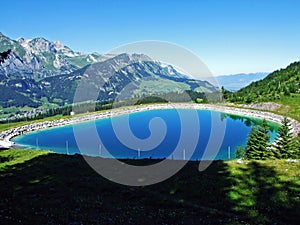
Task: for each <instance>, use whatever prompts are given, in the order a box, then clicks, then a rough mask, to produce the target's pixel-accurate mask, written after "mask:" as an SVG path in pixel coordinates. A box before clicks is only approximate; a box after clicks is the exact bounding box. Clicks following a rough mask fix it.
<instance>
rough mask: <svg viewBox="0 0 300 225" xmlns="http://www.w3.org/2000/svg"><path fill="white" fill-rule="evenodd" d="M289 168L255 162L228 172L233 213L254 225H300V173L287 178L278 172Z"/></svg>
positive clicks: (229, 194)
mask: <svg viewBox="0 0 300 225" xmlns="http://www.w3.org/2000/svg"><path fill="white" fill-rule="evenodd" d="M289 169H290V168H289ZM289 169H281V168H280V165H279V166H277V167H275V166H272V165H270V162H269V163H266V162H264V161H252V162H249V164H248V165H247V166H240V167H236V168H234V169H231V170H230V171H228V172H229V173H230V177H229V180H230V181H231V184H232V186H231V187H230V188H229V189H228V197H229V199H228V200H229V202H230V205H231V207H232V210H233V211H234V212H236V213H238V214H239V215H242V217H244V218H247V221H248V222H250V223H251V224H253V223H255V224H299V223H300V220H299V212H300V199H299V193H300V186H299V174H298V175H297V176H295V177H293V176H292V175H291V176H289V179H287V178H288V176H287V175H284V174H282V173H280V172H278V170H284V171H288V170H289ZM298 169H299V167H298ZM297 182H298V183H297Z"/></svg>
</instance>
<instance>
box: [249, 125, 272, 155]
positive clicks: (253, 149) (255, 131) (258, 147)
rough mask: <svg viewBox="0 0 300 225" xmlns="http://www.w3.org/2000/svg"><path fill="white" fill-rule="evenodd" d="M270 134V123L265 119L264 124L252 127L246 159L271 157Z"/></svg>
mask: <svg viewBox="0 0 300 225" xmlns="http://www.w3.org/2000/svg"><path fill="white" fill-rule="evenodd" d="M269 141H270V135H269V133H268V124H267V121H266V120H263V123H262V125H258V126H255V127H253V128H252V130H251V132H250V134H249V137H248V140H247V146H246V152H245V158H246V159H266V158H268V157H269V155H270V154H269V151H268V142H269Z"/></svg>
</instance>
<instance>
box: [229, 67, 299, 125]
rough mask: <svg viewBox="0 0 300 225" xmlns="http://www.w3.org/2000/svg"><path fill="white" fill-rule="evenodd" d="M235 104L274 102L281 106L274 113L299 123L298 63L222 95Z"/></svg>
mask: <svg viewBox="0 0 300 225" xmlns="http://www.w3.org/2000/svg"><path fill="white" fill-rule="evenodd" d="M224 96H225V99H226V100H227V101H230V102H235V103H247V104H248V103H255V102H276V103H279V104H281V105H282V107H281V108H279V109H278V110H274V112H275V113H278V114H282V115H286V116H290V117H292V118H294V119H296V120H298V121H300V62H294V63H292V64H290V65H289V66H288V67H287V68H285V69H281V70H277V71H275V72H273V73H271V74H270V75H268V76H267V77H266V78H265V79H263V80H260V81H256V82H253V83H251V84H250V85H248V86H247V87H245V88H242V89H241V90H239V91H238V92H236V93H229V92H226V91H225V93H224Z"/></svg>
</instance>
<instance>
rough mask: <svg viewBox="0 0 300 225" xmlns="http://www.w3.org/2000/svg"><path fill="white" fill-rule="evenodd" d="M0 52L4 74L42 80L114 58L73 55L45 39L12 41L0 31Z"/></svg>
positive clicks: (96, 54)
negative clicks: (2, 55)
mask: <svg viewBox="0 0 300 225" xmlns="http://www.w3.org/2000/svg"><path fill="white" fill-rule="evenodd" d="M0 52H2V53H3V52H7V53H8V55H7V57H6V59H5V61H4V60H2V61H4V62H2V63H1V64H0V73H1V74H4V75H10V76H17V77H26V78H41V77H47V76H53V75H58V74H62V73H70V72H73V71H75V70H77V69H79V68H82V67H84V66H86V65H89V64H92V63H95V62H102V61H104V60H106V59H108V58H111V57H113V56H114V55H105V54H104V55H103V54H99V53H93V54H83V53H79V52H74V51H72V50H71V49H70V48H68V47H67V46H65V45H63V44H62V43H61V42H60V41H55V42H50V41H48V40H46V39H44V38H34V39H32V40H26V39H24V38H19V39H18V40H12V39H10V38H9V37H6V36H4V35H3V34H2V33H1V32H0Z"/></svg>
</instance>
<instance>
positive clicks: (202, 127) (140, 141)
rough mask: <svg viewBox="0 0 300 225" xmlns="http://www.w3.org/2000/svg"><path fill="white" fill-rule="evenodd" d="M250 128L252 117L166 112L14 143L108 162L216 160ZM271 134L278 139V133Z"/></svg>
mask: <svg viewBox="0 0 300 225" xmlns="http://www.w3.org/2000/svg"><path fill="white" fill-rule="evenodd" d="M183 117H184V118H183ZM184 123H187V125H186V126H185V128H184V129H183V128H182V127H184V125H185V124H184ZM149 125H150V126H149ZM198 125H199V126H198ZM251 126H253V120H251V119H249V118H243V117H235V116H228V115H225V114H223V113H220V112H214V111H209V110H197V111H196V110H176V109H165V110H150V111H143V112H137V113H132V114H130V115H122V116H116V117H113V118H106V119H101V120H96V121H89V122H83V123H78V124H73V125H67V126H63V127H56V128H49V129H45V130H40V131H36V132H31V133H27V134H24V135H22V136H18V137H16V138H14V139H13V141H14V142H15V143H16V144H17V145H20V146H22V147H24V148H30V149H44V150H49V151H53V152H56V153H62V154H76V153H78V154H83V155H91V156H101V157H105V158H110V157H115V158H135V159H136V158H170V159H171V158H172V159H191V160H200V159H202V160H204V159H205V160H218V159H228V158H229V157H230V158H231V159H232V158H234V157H235V150H236V148H237V146H245V144H246V140H247V136H248V134H249V132H250V130H251ZM128 127H129V130H128ZM149 127H150V128H149ZM151 129H152V130H151ZM116 131H117V132H116ZM151 131H152V133H151ZM183 132H184V133H185V134H183ZM270 135H271V139H272V140H274V138H275V136H276V129H274V130H273V131H270ZM79 139H80V140H79ZM219 145H220V146H219ZM176 148H177V149H179V150H177V151H174V149H176Z"/></svg>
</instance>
